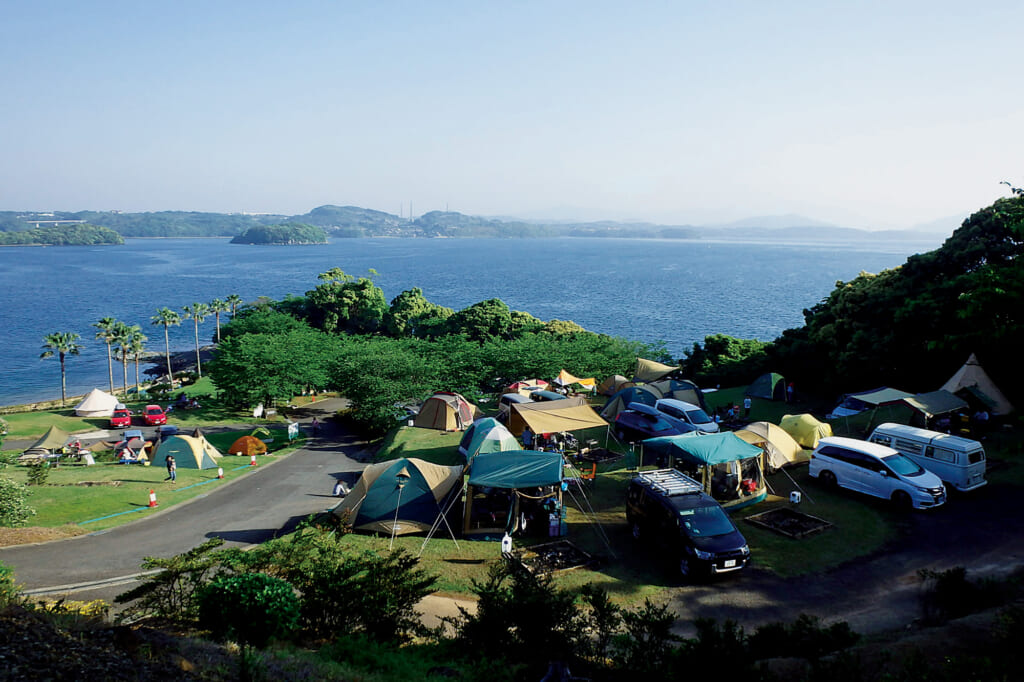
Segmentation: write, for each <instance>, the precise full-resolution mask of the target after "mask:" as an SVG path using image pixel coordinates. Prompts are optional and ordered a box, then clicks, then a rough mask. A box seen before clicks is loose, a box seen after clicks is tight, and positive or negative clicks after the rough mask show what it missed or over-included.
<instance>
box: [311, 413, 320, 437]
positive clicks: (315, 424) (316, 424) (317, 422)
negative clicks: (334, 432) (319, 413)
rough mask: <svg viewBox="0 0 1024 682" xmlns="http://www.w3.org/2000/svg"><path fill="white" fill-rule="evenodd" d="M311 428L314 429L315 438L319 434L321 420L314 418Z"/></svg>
mask: <svg viewBox="0 0 1024 682" xmlns="http://www.w3.org/2000/svg"><path fill="white" fill-rule="evenodd" d="M310 426H312V427H313V435H314V436H315V435H316V434H317V432H318V431H320V420H319V419H317V418H316V417H313V421H312V422H310Z"/></svg>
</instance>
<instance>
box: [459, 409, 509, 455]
mask: <svg viewBox="0 0 1024 682" xmlns="http://www.w3.org/2000/svg"><path fill="white" fill-rule="evenodd" d="M522 449H523V448H522V447H521V446H520V445H519V441H517V440H516V437H515V436H513V435H512V433H511V432H510V431H509V430H508V429H507V428H505V425H504V424H502V423H501V422H499V421H498V420H497V419H495V418H494V417H484V418H483V419H477V420H476V421H475V422H473V424H472V426H470V427H469V428H468V429H466V432H465V433H464V434H462V440H460V441H459V454H461V455H463V456H464V457H465V458H466V460H471V459H473V458H474V457H476V456H477V455H478V454H483V453H488V452H508V451H511V450H522Z"/></svg>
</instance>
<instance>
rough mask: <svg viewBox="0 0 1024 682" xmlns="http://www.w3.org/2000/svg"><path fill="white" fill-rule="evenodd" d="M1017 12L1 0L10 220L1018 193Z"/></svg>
mask: <svg viewBox="0 0 1024 682" xmlns="http://www.w3.org/2000/svg"><path fill="white" fill-rule="evenodd" d="M1022 27H1024V3H1022V2H1020V1H1019V0H1005V1H1004V0H993V1H991V2H988V1H985V0H979V2H977V3H966V2H963V1H962V0H958V1H957V2H945V1H943V0H936V1H931V2H903V1H901V0H888V1H885V2H873V1H870V0H867V1H861V2H856V3H846V2H829V1H827V0H825V1H819V2H814V3H811V2H787V1H786V0H781V1H780V2H773V3H765V2H744V1H737V2H717V3H712V2H696V1H692V0H677V1H675V2H643V1H639V2H629V3H624V2H615V3H612V2H601V1H597V0H589V1H586V2H576V1H566V2H559V1H557V0H548V1H546V2H532V1H529V0H524V1H518V2H501V3H499V2H487V1H485V0H472V1H465V2H463V1H461V0H459V1H444V0H441V1H439V2H388V1H386V0H382V1H380V2H354V1H348V2H341V1H334V2H304V1H302V0H294V1H291V2H288V3H284V2H280V1H278V0H275V1H273V2H260V1H258V0H249V1H246V2H232V1H228V0H223V1H220V2H217V1H214V2H210V1H208V0H207V1H204V2H190V1H176V2H170V3H155V2H138V0H132V1H130V2H104V1H102V0H96V1H90V2H80V1H77V0H76V1H73V2H53V1H48V0H33V2H15V1H14V0H0V95H2V102H3V105H2V106H0V210H24V211H29V210H32V211H46V210H66V211H76V210H86V209H90V210H123V211H159V210H196V211H217V212H238V211H249V212H266V213H282V214H298V213H304V212H306V211H308V210H310V209H311V208H313V207H315V206H320V205H323V204H337V205H354V206H362V207H366V208H373V209H377V210H382V211H387V212H389V213H396V214H398V213H400V212H401V213H402V214H404V215H406V216H408V215H409V212H410V207H411V211H412V213H413V214H414V215H420V214H422V213H425V212H427V211H431V210H445V209H446V208H447V209H449V210H452V211H459V212H462V213H467V214H474V215H487V216H518V217H525V218H538V219H540V218H560V219H579V220H597V219H607V220H645V221H652V222H659V223H665V224H696V225H700V224H714V223H724V222H729V221H733V220H739V219H743V218H747V217H750V216H775V215H784V214H797V215H801V216H806V217H809V218H813V219H815V220H819V221H824V222H829V223H833V224H837V225H843V226H847V227H859V228H864V229H881V228H905V227H912V226H917V225H920V224H924V223H928V222H931V221H935V220H940V221H941V220H945V219H947V218H950V217H957V218H958V219H959V218H962V217H963V216H965V215H967V214H969V213H971V212H973V211H975V210H977V209H979V208H982V207H984V206H987V205H989V204H991V203H992V202H993V201H994V200H995V199H997V198H999V197H1001V196H1008V189H1007V187H1006V186H1005V185H1000V184H999V182H1000V181H1002V180H1006V181H1010V182H1012V183H1013V184H1014V185H1015V186H1018V187H1019V186H1022V185H1024V135H1022V134H1021V123H1022V122H1024V88H1022V87H1021V83H1022V76H1021V68H1022V67H1024V38H1022V36H1024V28H1022Z"/></svg>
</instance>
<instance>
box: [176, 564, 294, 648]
mask: <svg viewBox="0 0 1024 682" xmlns="http://www.w3.org/2000/svg"><path fill="white" fill-rule="evenodd" d="M196 600H197V602H198V606H199V623H200V625H202V626H203V627H205V628H208V629H209V630H210V632H212V633H213V636H214V637H215V638H216V639H232V640H235V641H238V642H239V643H241V644H248V645H251V646H255V647H257V648H260V649H262V648H264V647H266V646H267V644H268V643H269V642H270V640H272V639H287V638H288V637H290V636H291V635H292V633H293V632H295V630H296V628H297V627H298V624H299V598H298V597H296V596H295V590H294V588H292V586H291V585H290V584H289V583H287V582H285V581H284V580H281V579H280V578H274V577H272V576H269V575H267V574H266V573H242V574H239V575H221V576H217V577H216V578H214V579H213V581H212V582H210V583H209V584H207V585H205V586H203V587H202V588H201V589H200V590H199V591H198V593H197V594H196Z"/></svg>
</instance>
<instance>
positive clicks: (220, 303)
mask: <svg viewBox="0 0 1024 682" xmlns="http://www.w3.org/2000/svg"><path fill="white" fill-rule="evenodd" d="M229 310H231V304H230V303H228V302H227V301H224V300H221V299H219V298H215V299H213V300H212V301H210V312H212V313H213V314H214V315H216V316H217V343H220V314H221V313H226V312H227V311H229Z"/></svg>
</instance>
